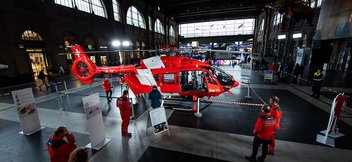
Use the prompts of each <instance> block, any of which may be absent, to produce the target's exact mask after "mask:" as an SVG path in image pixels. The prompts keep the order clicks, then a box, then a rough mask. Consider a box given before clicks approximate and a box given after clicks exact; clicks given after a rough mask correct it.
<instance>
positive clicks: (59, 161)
mask: <svg viewBox="0 0 352 162" xmlns="http://www.w3.org/2000/svg"><path fill="white" fill-rule="evenodd" d="M67 140H68V142H66V141H65V140H63V138H62V137H58V136H55V135H53V136H52V137H51V139H49V141H48V142H47V148H48V152H49V155H50V161H51V162H67V161H68V159H69V158H70V154H71V152H72V151H73V150H74V149H76V148H77V146H76V144H75V137H74V136H73V135H72V134H69V135H68V136H67Z"/></svg>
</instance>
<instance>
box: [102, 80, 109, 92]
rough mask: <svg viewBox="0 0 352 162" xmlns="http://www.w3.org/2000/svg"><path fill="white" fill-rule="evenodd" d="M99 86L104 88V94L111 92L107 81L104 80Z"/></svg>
mask: <svg viewBox="0 0 352 162" xmlns="http://www.w3.org/2000/svg"><path fill="white" fill-rule="evenodd" d="M101 86H102V87H103V88H104V91H105V92H107V91H110V90H111V84H110V81H109V80H105V81H104V82H103V83H101Z"/></svg>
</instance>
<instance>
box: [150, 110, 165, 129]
mask: <svg viewBox="0 0 352 162" xmlns="http://www.w3.org/2000/svg"><path fill="white" fill-rule="evenodd" d="M149 115H150V119H151V123H152V126H153V133H154V134H155V135H156V134H159V133H162V132H165V131H167V130H168V129H169V125H168V124H167V119H166V113H165V108H164V107H160V108H156V109H153V110H151V111H149Z"/></svg>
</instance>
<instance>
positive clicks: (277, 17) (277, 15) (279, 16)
mask: <svg viewBox="0 0 352 162" xmlns="http://www.w3.org/2000/svg"><path fill="white" fill-rule="evenodd" d="M281 22H282V14H280V13H279V12H276V13H275V16H274V21H273V26H276V25H279V24H280V23H281Z"/></svg>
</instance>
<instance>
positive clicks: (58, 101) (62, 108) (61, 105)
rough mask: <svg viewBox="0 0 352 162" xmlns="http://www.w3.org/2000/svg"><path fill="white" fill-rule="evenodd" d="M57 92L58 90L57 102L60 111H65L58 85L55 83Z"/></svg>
mask: <svg viewBox="0 0 352 162" xmlns="http://www.w3.org/2000/svg"><path fill="white" fill-rule="evenodd" d="M55 90H56V100H57V103H58V106H59V108H60V109H59V110H60V111H63V110H65V106H64V105H63V102H62V98H61V95H60V92H59V89H58V88H57V83H55Z"/></svg>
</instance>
